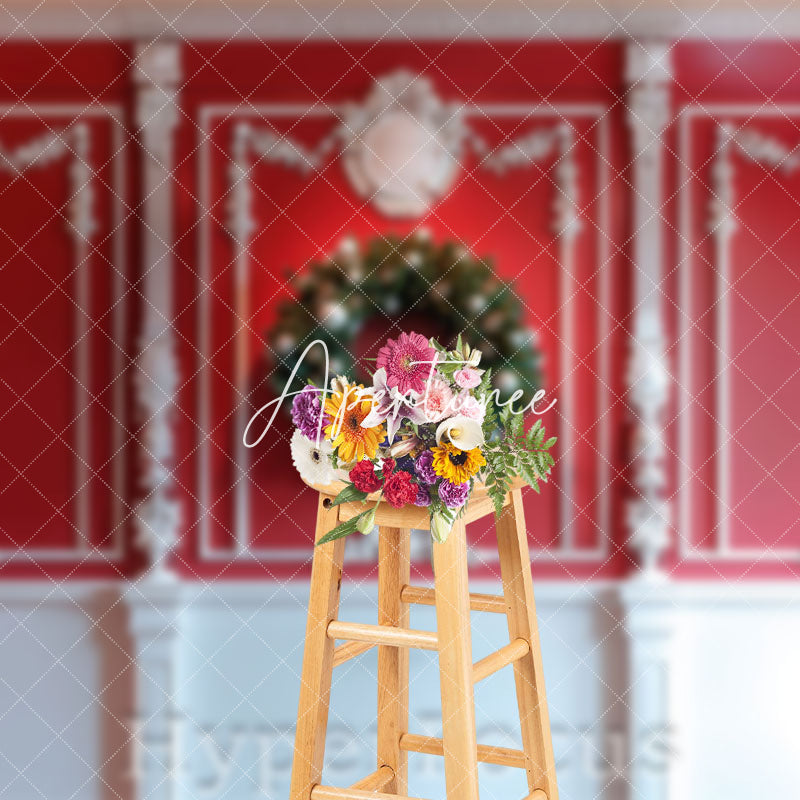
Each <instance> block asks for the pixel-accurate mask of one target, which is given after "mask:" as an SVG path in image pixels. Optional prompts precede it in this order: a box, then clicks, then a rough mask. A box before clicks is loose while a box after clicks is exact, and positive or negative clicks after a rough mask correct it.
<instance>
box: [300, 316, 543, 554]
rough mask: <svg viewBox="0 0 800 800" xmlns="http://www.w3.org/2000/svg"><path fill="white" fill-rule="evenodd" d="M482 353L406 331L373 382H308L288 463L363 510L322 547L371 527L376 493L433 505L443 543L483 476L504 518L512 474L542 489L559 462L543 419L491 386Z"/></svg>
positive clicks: (382, 356) (401, 502) (434, 531)
mask: <svg viewBox="0 0 800 800" xmlns="http://www.w3.org/2000/svg"><path fill="white" fill-rule="evenodd" d="M480 363H481V353H480V351H479V350H474V349H472V348H470V347H469V345H466V344H464V343H463V342H462V340H461V337H459V338H458V341H457V343H456V346H455V349H454V350H451V351H447V350H445V349H444V348H443V347H442V346H441V345H440V344H439V343H438V342H437V341H436V340H435V339H426V338H425V337H424V336H422V335H421V334H418V333H413V332H412V333H401V334H400V336H398V338H397V339H389V340H388V341H387V342H386V344H385V345H384V346H383V347H382V348H381V349H380V351H379V352H378V357H377V359H376V370H375V372H374V374H373V376H372V386H366V387H365V386H364V385H362V384H357V385H356V384H352V383H350V382H349V381H348V380H347V379H346V378H344V377H341V376H340V377H336V378H334V379H333V380H332V381H331V386H330V389H329V390H328V389H321V388H319V387H317V386H315V385H313V384H311V383H309V384H308V385H307V386H306V387H304V389H303V390H302V391H301V392H299V393H298V394H296V395H295V397H294V400H293V402H292V421H293V422H294V424H295V426H296V430H295V431H294V434H293V435H292V440H291V450H292V460H293V462H294V465H295V467H296V468H297V470H298V471H299V473H300V475H301V477H302V478H303V479H304V480H305V481H307V482H308V483H311V484H316V485H326V484H330V483H332V482H333V481H335V480H344V481H345V482H346V484H347V485H346V486H345V488H344V489H342V491H341V492H339V494H338V495H337V497H336V498H335V499H334V501H333V503H334V505H338V504H340V503H346V502H355V501H362V502H364V503H365V505H366V506H368V507H366V508H365V510H364V511H363V512H362V513H360V514H359V515H357V516H356V517H354V518H353V519H350V520H348V521H347V522H343V523H341V524H340V525H338V526H337V527H336V528H334V529H333V530H332V531H330V532H329V533H328V534H326V535H325V536H324V537H323V538H322V539H321V540H320V542H319V543H320V544H322V543H324V542H329V541H331V540H332V539H336V538H339V537H341V536H346V535H348V534H350V533H354V532H355V531H359V532H361V533H364V534H366V533H370V532H371V531H372V529H373V527H374V524H375V508H376V506H375V505H374V504H372V505H371V504H369V503H367V497H368V495H370V494H372V493H373V492H379V493H380V495H379V497H380V498H381V499H383V500H385V501H386V502H387V503H389V504H390V505H391V506H393V507H394V508H402V507H404V506H406V505H415V506H421V507H427V508H428V509H429V513H430V530H431V535H432V536H433V537H434V539H436V540H437V541H440V542H443V541H445V540H446V538H447V536H448V535H449V533H450V530H451V529H452V526H453V523H454V522H455V520H456V519H457V517H458V516H459V515H460V514H462V513H463V512H464V509H465V508H466V505H467V503H468V501H469V497H470V494H471V493H472V490H473V487H474V485H475V482H476V481H483V482H484V483H485V485H486V489H487V492H488V494H489V496H490V497H491V499H492V501H493V503H494V506H495V511H496V513H497V514H498V515H499V514H500V512H501V511H502V508H503V501H504V498H505V495H506V493H507V491H508V489H509V487H510V485H511V481H512V478H513V477H514V476H516V475H519V476H520V477H521V478H523V479H524V480H525V481H526V482H527V483H528V484H529V485H530V486H532V487H533V488H534V489H536V491H539V482H540V481H546V479H547V475H548V474H549V472H550V469H551V467H552V466H553V463H554V462H553V457H552V455H551V454H550V452H549V451H550V449H551V448H552V446H553V444H555V441H556V439H555V437H551V438H550V439H546V438H545V430H544V427H543V426H542V424H541V420H537V421H536V423H535V424H534V425H533V426H532V427H531V428H530V429H529V430H528V431H527V432H526V431H525V429H524V423H523V415H522V414H521V413H515V412H514V411H513V409H512V404H511V403H510V402H509V403H508V404H502V403H501V402H500V401H499V395H498V392H497V390H490V386H491V370H490V369H481V368H480V366H479V365H480Z"/></svg>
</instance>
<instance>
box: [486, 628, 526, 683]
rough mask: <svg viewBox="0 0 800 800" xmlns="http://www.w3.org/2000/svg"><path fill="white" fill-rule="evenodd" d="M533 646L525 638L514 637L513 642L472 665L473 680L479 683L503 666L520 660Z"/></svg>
mask: <svg viewBox="0 0 800 800" xmlns="http://www.w3.org/2000/svg"><path fill="white" fill-rule="evenodd" d="M530 650H531V648H530V647H529V646H528V643H527V641H525V639H514V641H513V642H511V643H510V644H507V645H506V646H505V647H501V648H500V649H499V650H496V651H495V652H494V653H490V654H489V655H488V656H486V658H482V659H481V660H480V661H476V662H475V664H474V665H473V667H472V681H473V683H478V682H479V681H482V680H483V679H484V678H488V677H489V676H490V675H494V673H495V672H497V671H498V670H501V669H502V668H503V667H506V666H508V665H509V664H513V663H514V662H515V661H519V659H520V658H523V657H524V656H526V655H528V653H529V652H530Z"/></svg>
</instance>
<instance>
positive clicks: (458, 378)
mask: <svg viewBox="0 0 800 800" xmlns="http://www.w3.org/2000/svg"><path fill="white" fill-rule="evenodd" d="M482 372H483V370H478V369H475V367H463V368H462V369H459V370H457V371H456V372H455V373H454V374H453V379H454V380H455V382H456V383H457V384H458V385H459V386H460V387H461V388H462V389H474V388H475V387H476V386H477V385H478V384H479V383H480V382H481V373H482Z"/></svg>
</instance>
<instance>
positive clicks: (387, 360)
mask: <svg viewBox="0 0 800 800" xmlns="http://www.w3.org/2000/svg"><path fill="white" fill-rule="evenodd" d="M435 355H436V351H435V350H434V349H433V348H432V347H431V346H430V345H429V344H428V340H427V339H426V338H425V337H424V336H423V335H422V334H420V333H413V332H412V333H401V334H400V335H399V336H398V337H397V339H396V340H394V339H389V340H388V341H387V342H386V344H385V345H384V346H383V347H381V349H380V350H379V351H378V358H377V362H376V363H377V367H378V369H380V368H381V367H384V368H385V369H386V383H387V385H388V386H390V387H392V388H393V387H395V386H396V387H397V390H398V391H399V392H400V394H407V393H408V392H409V391H412V392H422V391H423V390H424V389H425V381H427V380H428V376H429V375H430V374H431V370H432V369H433V364H432V362H433V360H434V357H435Z"/></svg>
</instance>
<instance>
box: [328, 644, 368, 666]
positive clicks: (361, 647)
mask: <svg viewBox="0 0 800 800" xmlns="http://www.w3.org/2000/svg"><path fill="white" fill-rule="evenodd" d="M373 647H375V645H374V644H370V643H369V642H345V644H340V645H339V646H338V647H336V648H334V650H333V666H334V667H338V666H339V665H340V664H344V663H345V662H347V661H349V660H350V659H351V658H355V657H356V656H360V655H361V654H362V653H366V652H367V651H368V650H372V648H373Z"/></svg>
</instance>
